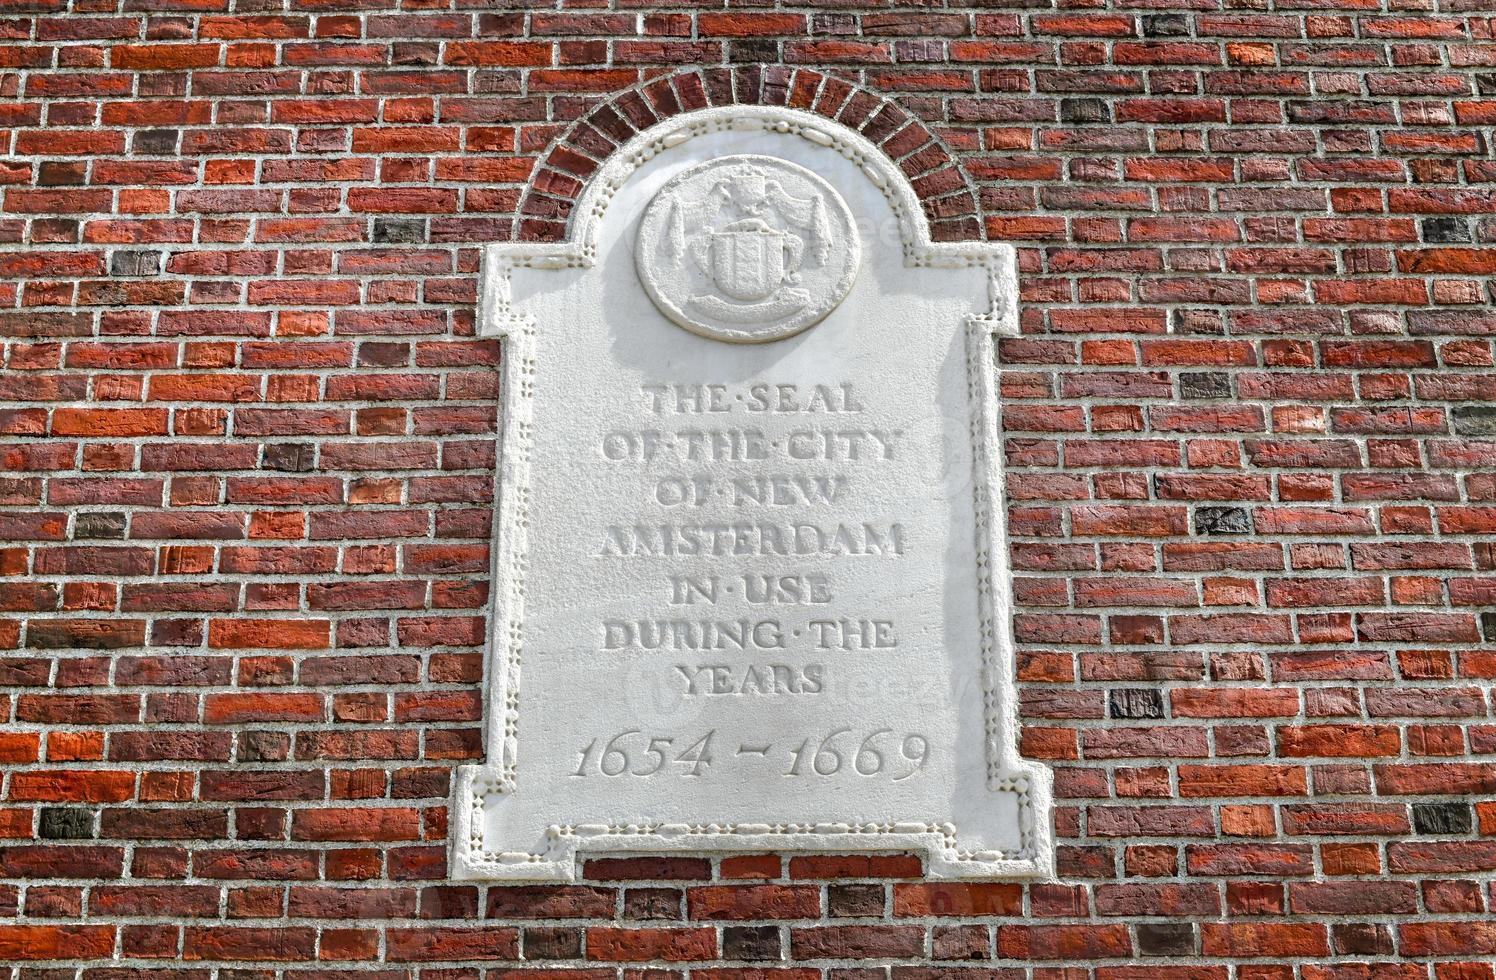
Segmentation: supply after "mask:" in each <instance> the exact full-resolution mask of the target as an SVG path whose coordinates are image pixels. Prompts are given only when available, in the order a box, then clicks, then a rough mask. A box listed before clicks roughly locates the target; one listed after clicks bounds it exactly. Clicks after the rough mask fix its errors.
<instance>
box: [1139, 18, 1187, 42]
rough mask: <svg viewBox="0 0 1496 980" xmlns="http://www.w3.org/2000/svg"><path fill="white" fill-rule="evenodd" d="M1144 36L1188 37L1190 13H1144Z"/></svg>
mask: <svg viewBox="0 0 1496 980" xmlns="http://www.w3.org/2000/svg"><path fill="white" fill-rule="evenodd" d="M1142 19H1143V36H1144V37H1187V36H1188V35H1189V32H1190V18H1189V15H1188V14H1144V15H1143V18H1142Z"/></svg>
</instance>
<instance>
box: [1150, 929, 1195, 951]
mask: <svg viewBox="0 0 1496 980" xmlns="http://www.w3.org/2000/svg"><path fill="white" fill-rule="evenodd" d="M1195 948H1196V941H1195V925H1194V923H1192V922H1149V923H1146V924H1142V925H1139V926H1138V952H1140V953H1142V954H1143V955H1144V956H1193V955H1194V954H1195Z"/></svg>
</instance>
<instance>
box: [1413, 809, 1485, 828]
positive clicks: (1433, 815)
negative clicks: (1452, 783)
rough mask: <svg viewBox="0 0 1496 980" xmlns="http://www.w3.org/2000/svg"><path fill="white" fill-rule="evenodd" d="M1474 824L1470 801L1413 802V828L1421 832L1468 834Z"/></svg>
mask: <svg viewBox="0 0 1496 980" xmlns="http://www.w3.org/2000/svg"><path fill="white" fill-rule="evenodd" d="M1473 826H1474V822H1473V820H1472V817H1471V812H1470V804H1468V803H1414V804H1413V829H1414V830H1416V831H1417V832H1418V833H1420V834H1436V835H1442V834H1468V833H1470V830H1471V828H1472V827H1473Z"/></svg>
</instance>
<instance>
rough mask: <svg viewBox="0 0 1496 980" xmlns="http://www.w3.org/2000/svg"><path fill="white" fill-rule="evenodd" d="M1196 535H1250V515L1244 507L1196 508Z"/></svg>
mask: <svg viewBox="0 0 1496 980" xmlns="http://www.w3.org/2000/svg"><path fill="white" fill-rule="evenodd" d="M1195 533H1196V534H1251V533H1252V513H1251V511H1249V510H1247V508H1245V507H1196V508H1195Z"/></svg>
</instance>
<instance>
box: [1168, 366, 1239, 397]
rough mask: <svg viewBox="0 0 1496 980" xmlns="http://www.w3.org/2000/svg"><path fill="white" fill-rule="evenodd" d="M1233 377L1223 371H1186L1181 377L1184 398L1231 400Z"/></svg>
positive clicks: (1180, 387) (1180, 383)
mask: <svg viewBox="0 0 1496 980" xmlns="http://www.w3.org/2000/svg"><path fill="white" fill-rule="evenodd" d="M1231 394H1232V392H1231V375H1229V374H1226V373H1224V372H1221V371H1185V372H1183V373H1181V374H1180V375H1179V395H1180V397H1182V398H1230V397H1231Z"/></svg>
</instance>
